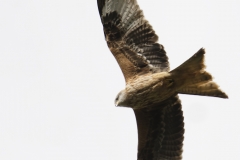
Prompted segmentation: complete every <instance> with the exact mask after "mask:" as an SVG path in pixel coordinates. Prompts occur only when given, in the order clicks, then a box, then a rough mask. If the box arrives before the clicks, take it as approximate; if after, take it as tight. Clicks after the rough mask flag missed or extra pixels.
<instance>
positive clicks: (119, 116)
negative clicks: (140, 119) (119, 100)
mask: <svg viewBox="0 0 240 160" xmlns="http://www.w3.org/2000/svg"><path fill="white" fill-rule="evenodd" d="M138 2H139V5H140V8H141V9H143V11H144V15H145V17H146V19H148V20H149V22H150V24H151V25H152V26H153V28H154V29H155V31H156V33H157V34H158V35H159V42H160V43H161V44H163V45H164V46H165V49H166V51H167V54H168V56H169V61H170V65H171V68H172V69H173V68H175V67H177V66H178V65H180V64H181V63H183V62H184V61H185V60H186V59H188V58H189V57H190V56H192V55H193V54H194V53H195V52H196V51H198V49H200V48H201V47H204V48H206V64H207V70H208V71H209V72H210V73H211V74H212V75H213V76H214V77H215V79H214V80H215V81H216V82H217V83H218V84H219V85H220V86H221V88H222V89H223V90H224V91H225V92H226V93H227V94H228V95H229V99H227V100H226V99H220V98H211V97H210V98H209V97H200V96H189V95H180V98H181V100H182V105H183V112H184V117H185V119H184V121H185V140H184V147H183V149H184V152H183V159H184V160H193V159H194V160H227V159H230V160H239V159H240V154H239V153H240V105H239V102H240V97H239V89H240V87H239V84H240V71H239V69H240V63H239V62H240V19H239V16H240V11H239V7H240V1H239V0H228V1H226V0H218V1H216V0H201V1H199V0H181V1H178V0H138ZM124 85H125V82H124V78H123V75H122V73H121V71H120V69H119V66H118V64H117V63H116V61H115V59H114V58H113V56H112V54H111V53H110V51H109V50H108V48H107V45H106V42H105V40H104V35H103V31H102V24H101V22H100V18H99V15H98V10H97V1H96V0H86V1H83V0H68V1H63V0H21V1H19V0H2V1H1V2H0V159H1V160H79V159H81V160H96V159H98V160H135V159H136V157H137V127H136V122H135V117H134V114H133V111H132V110H131V109H128V108H116V107H115V106H114V98H115V96H116V94H117V93H118V92H119V91H120V90H121V89H123V88H124Z"/></svg>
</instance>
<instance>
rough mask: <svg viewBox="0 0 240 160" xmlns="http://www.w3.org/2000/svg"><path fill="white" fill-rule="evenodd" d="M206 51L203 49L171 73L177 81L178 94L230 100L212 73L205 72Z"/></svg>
mask: <svg viewBox="0 0 240 160" xmlns="http://www.w3.org/2000/svg"><path fill="white" fill-rule="evenodd" d="M204 54H205V50H204V49H203V48H201V49H200V50H199V51H198V52H197V53H195V54H194V55H193V56H192V57H191V58H189V59H188V60H187V61H185V62H184V63H183V64H181V65H180V66H179V67H177V68H175V69H174V70H172V71H171V72H170V73H171V74H172V75H173V77H174V79H176V80H177V81H176V83H177V85H178V86H181V87H179V88H178V90H177V91H178V93H182V94H193V95H202V96H212V97H220V98H228V96H227V95H226V94H225V93H224V92H223V91H221V90H220V89H219V86H218V85H217V84H216V83H215V82H213V81H212V76H211V74H210V73H208V72H206V71H205V65H204Z"/></svg>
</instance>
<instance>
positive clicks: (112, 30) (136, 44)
mask: <svg viewBox="0 0 240 160" xmlns="http://www.w3.org/2000/svg"><path fill="white" fill-rule="evenodd" d="M97 2H98V10H99V14H100V17H101V21H102V24H103V29H104V35H105V39H106V41H107V44H108V47H109V49H110V50H111V52H112V54H113V55H114V57H115V58H116V60H117V62H118V64H119V66H120V68H121V70H122V72H123V75H124V77H125V81H126V83H128V81H129V80H131V79H132V78H134V77H135V76H138V75H141V74H151V73H155V72H162V71H169V63H168V57H167V56H166V52H165V50H164V47H163V46H162V45H161V44H159V43H157V41H158V36H157V35H156V34H155V32H154V30H153V29H152V26H151V25H150V24H149V23H148V21H147V20H146V19H144V16H143V13H142V11H141V10H140V8H139V6H138V4H137V2H136V0H98V1H97ZM134 113H135V116H136V120H137V126H138V160H170V159H171V160H180V159H181V155H182V145H183V134H184V123H183V113H182V109H181V103H180V100H179V99H178V97H177V96H173V97H171V98H169V99H168V100H165V101H164V102H162V103H161V104H157V105H156V106H151V107H150V108H144V109H138V110H134Z"/></svg>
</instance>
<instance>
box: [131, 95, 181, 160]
mask: <svg viewBox="0 0 240 160" xmlns="http://www.w3.org/2000/svg"><path fill="white" fill-rule="evenodd" d="M134 113H135V116H136V120H137V126H138V160H181V159H182V146H183V139H184V137H183V134H184V123H183V112H182V106H181V103H180V100H179V99H178V96H173V97H171V98H169V99H168V100H166V101H165V102H162V103H161V104H158V105H155V106H154V107H152V108H151V109H149V108H146V109H140V110H134Z"/></svg>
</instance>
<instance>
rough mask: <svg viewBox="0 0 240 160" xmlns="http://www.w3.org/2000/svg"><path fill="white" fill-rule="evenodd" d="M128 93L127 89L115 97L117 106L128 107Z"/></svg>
mask: <svg viewBox="0 0 240 160" xmlns="http://www.w3.org/2000/svg"><path fill="white" fill-rule="evenodd" d="M126 100H127V93H126V91H125V90H122V91H120V92H119V93H118V94H117V96H116V98H115V106H116V107H118V106H121V107H128V106H127V103H126Z"/></svg>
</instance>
